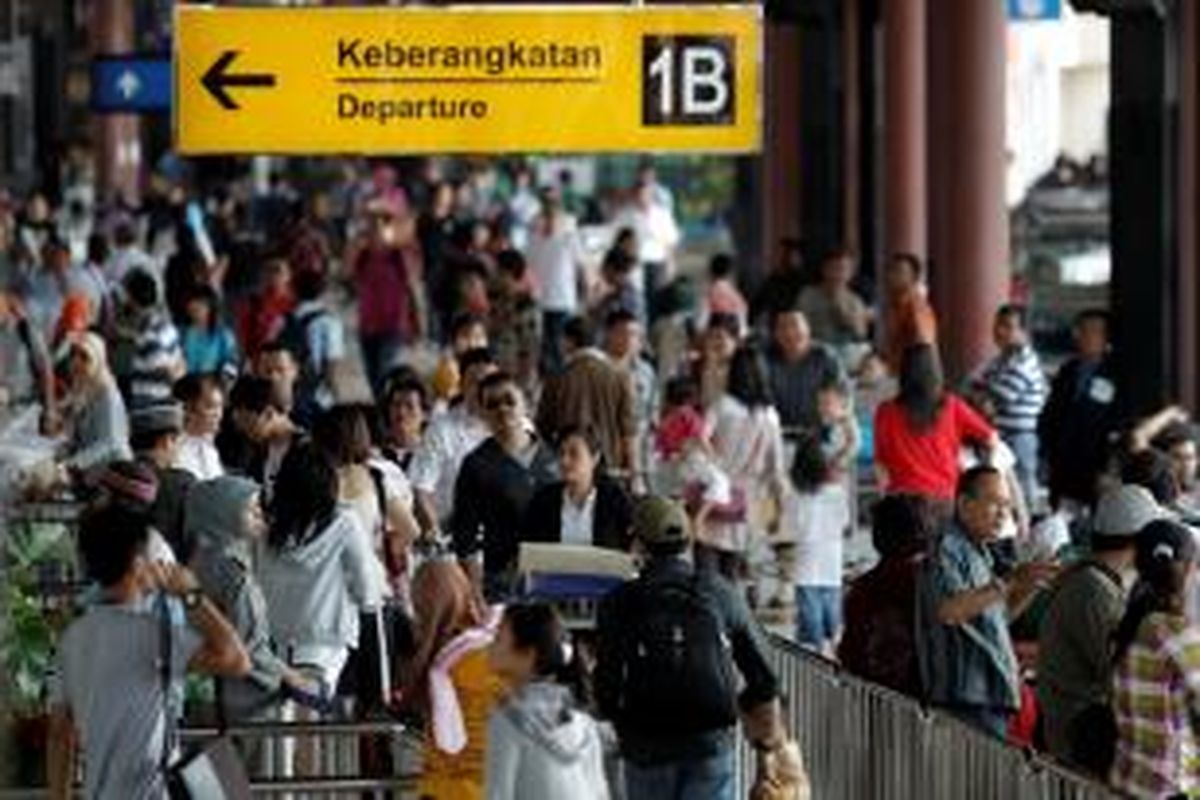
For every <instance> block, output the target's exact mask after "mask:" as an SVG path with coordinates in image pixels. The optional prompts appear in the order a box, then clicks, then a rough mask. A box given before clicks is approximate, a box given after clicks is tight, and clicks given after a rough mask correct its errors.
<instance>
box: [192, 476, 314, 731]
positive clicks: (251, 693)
mask: <svg viewBox="0 0 1200 800" xmlns="http://www.w3.org/2000/svg"><path fill="white" fill-rule="evenodd" d="M185 517H186V519H187V529H188V537H189V538H190V539H192V540H193V541H195V542H196V545H197V546H196V553H195V555H194V556H193V561H192V567H193V569H194V571H195V573H196V578H197V579H198V580H199V581H200V588H201V589H203V590H204V593H205V595H207V596H208V597H209V599H211V600H212V601H213V602H214V603H216V605H217V607H218V608H219V609H221V613H223V614H224V615H225V618H226V619H228V620H229V622H230V624H232V625H233V627H234V628H235V629H236V630H237V633H238V636H239V637H240V638H241V640H242V642H243V643H244V644H245V646H246V651H247V652H248V653H249V654H250V663H251V669H250V674H249V675H247V676H246V677H244V678H238V679H233V680H222V681H221V682H220V685H219V687H220V691H219V692H218V695H217V700H218V702H219V703H220V704H221V711H222V713H223V714H224V719H225V720H226V721H228V722H239V721H244V720H249V719H253V718H256V717H261V716H262V714H263V712H264V711H266V710H268V709H269V708H270V707H272V706H274V705H275V704H276V703H277V702H278V701H279V699H280V697H281V695H283V694H292V695H294V694H297V693H301V694H313V693H314V692H315V691H316V687H314V686H313V685H312V683H311V682H310V681H307V680H305V679H304V678H303V677H302V676H301V675H300V674H299V673H297V672H296V671H295V670H293V669H291V668H290V667H289V666H288V665H287V664H286V663H285V662H284V660H283V659H282V658H280V657H279V655H278V654H276V653H275V651H274V650H272V649H271V631H270V620H269V619H268V617H267V601H266V599H265V598H264V597H263V592H262V588H261V587H260V586H259V585H258V580H257V579H256V578H255V576H254V565H253V559H252V555H251V553H252V551H253V549H254V546H255V544H256V542H257V541H258V540H259V539H261V538H262V537H263V535H264V533H265V532H266V522H265V521H264V519H263V512H262V506H261V504H260V502H259V489H258V484H256V483H255V482H254V481H252V480H249V479H248V478H241V477H220V478H214V479H212V480H208V481H202V482H200V483H197V484H196V485H195V486H193V487H192V490H191V492H190V493H189V494H188V499H187V508H186V511H185ZM289 689H291V690H294V691H288V690H289Z"/></svg>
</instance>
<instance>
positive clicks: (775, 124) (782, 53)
mask: <svg viewBox="0 0 1200 800" xmlns="http://www.w3.org/2000/svg"><path fill="white" fill-rule="evenodd" d="M764 60H765V73H766V80H765V91H764V97H763V108H764V110H765V116H764V120H763V124H764V134H763V156H762V166H763V181H762V187H763V215H764V218H765V219H764V224H763V238H764V240H765V241H764V242H763V249H762V251H763V253H764V254H765V257H766V259H767V269H768V270H770V269H771V268H773V267H775V266H776V265H777V264H779V263H780V261H782V256H783V253H782V249H781V248H780V242H781V241H782V240H783V239H785V238H799V237H800V194H801V192H800V103H801V98H800V26H798V25H796V24H795V23H791V22H768V23H767V25H766V38H765V59H764Z"/></svg>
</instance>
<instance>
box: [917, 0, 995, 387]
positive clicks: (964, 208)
mask: <svg viewBox="0 0 1200 800" xmlns="http://www.w3.org/2000/svg"><path fill="white" fill-rule="evenodd" d="M927 10H928V17H927V20H928V22H929V32H930V39H931V40H932V42H931V45H932V46H931V47H930V49H929V53H930V62H929V75H930V77H931V80H930V84H929V85H930V91H931V98H930V123H929V124H930V130H929V134H930V135H929V140H928V141H929V145H928V147H929V152H930V153H931V154H934V155H932V157H931V158H930V164H929V166H930V184H929V191H930V205H931V210H932V214H931V227H930V230H929V244H930V256H931V266H930V273H931V275H930V277H931V284H932V289H933V302H934V307H935V309H936V310H937V313H938V316H939V321H940V329H939V334H940V343H941V350H942V356H943V358H944V360H945V364H946V368H947V375H948V376H949V377H950V378H951V379H952V380H957V379H959V378H961V377H962V376H963V375H965V374H966V373H967V371H969V370H970V369H972V368H973V367H975V366H976V365H977V364H979V363H980V362H981V361H982V360H983V359H984V358H986V357H987V356H988V354H989V353H990V351H991V348H992V343H991V327H992V326H991V318H992V314H993V312H994V311H995V309H996V306H997V305H998V304H999V303H1001V302H1003V301H1004V299H1005V298H1006V297H1007V295H1008V281H1009V264H1008V212H1007V209H1006V207H1005V153H1004V145H1005V142H1004V134H1005V130H1004V104H1005V52H1006V47H1005V35H1006V27H1005V26H1006V25H1007V20H1006V19H1005V6H1004V4H1003V3H1000V2H991V1H990V0H971V2H963V0H929V2H928V9H927Z"/></svg>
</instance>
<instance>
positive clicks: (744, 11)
mask: <svg viewBox="0 0 1200 800" xmlns="http://www.w3.org/2000/svg"><path fill="white" fill-rule="evenodd" d="M177 9H178V10H177V12H176V20H175V23H176V24H175V96H176V102H175V103H174V109H175V137H176V146H177V148H178V149H179V150H180V152H182V153H185V154H191V155H203V154H213V153H291V154H308V153H375V154H385V153H421V152H441V153H445V152H460V153H484V152H524V151H533V152H606V151H608V152H613V151H638V150H650V151H671V150H687V151H707V152H751V151H755V150H757V149H758V148H759V146H760V138H761V119H760V117H761V112H760V80H761V79H760V72H759V70H760V57H761V49H762V48H761V15H760V11H759V8H758V7H757V6H700V7H692V8H687V7H680V6H674V7H670V8H662V7H659V8H629V7H615V8H614V7H596V6H592V7H579V6H568V7H554V6H538V7H534V6H524V7H493V6H472V7H449V8H447V7H442V8H403V9H396V8H357V9H335V8H289V9H281V8H214V7H208V6H193V5H180V6H177Z"/></svg>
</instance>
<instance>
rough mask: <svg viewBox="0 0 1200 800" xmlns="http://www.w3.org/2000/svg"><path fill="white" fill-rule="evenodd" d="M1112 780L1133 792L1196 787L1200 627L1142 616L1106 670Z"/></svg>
mask: <svg viewBox="0 0 1200 800" xmlns="http://www.w3.org/2000/svg"><path fill="white" fill-rule="evenodd" d="M1113 711H1114V713H1115V715H1116V722H1117V748H1116V760H1115V762H1114V763H1113V768H1112V775H1111V778H1112V783H1113V785H1114V786H1115V787H1116V788H1117V789H1119V790H1121V791H1122V792H1125V793H1126V794H1129V795H1131V796H1133V797H1146V798H1161V797H1168V796H1173V795H1176V794H1180V793H1185V794H1187V795H1188V796H1192V795H1193V794H1194V793H1196V792H1197V791H1200V756H1198V754H1197V747H1196V744H1197V735H1196V734H1197V731H1198V730H1200V628H1197V627H1194V626H1190V625H1188V622H1187V620H1186V619H1185V618H1184V617H1183V616H1182V615H1179V614H1166V613H1161V612H1156V613H1153V614H1151V615H1150V616H1148V617H1146V619H1145V620H1143V621H1142V624H1141V627H1140V628H1138V632H1137V637H1136V638H1135V639H1134V641H1133V644H1132V645H1130V647H1129V650H1128V651H1127V652H1126V653H1125V655H1124V657H1123V658H1122V659H1121V660H1120V662H1119V663H1118V664H1117V669H1116V672H1115V675H1114V676H1113Z"/></svg>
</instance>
